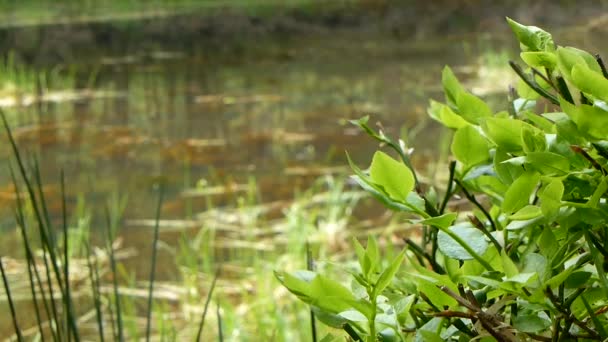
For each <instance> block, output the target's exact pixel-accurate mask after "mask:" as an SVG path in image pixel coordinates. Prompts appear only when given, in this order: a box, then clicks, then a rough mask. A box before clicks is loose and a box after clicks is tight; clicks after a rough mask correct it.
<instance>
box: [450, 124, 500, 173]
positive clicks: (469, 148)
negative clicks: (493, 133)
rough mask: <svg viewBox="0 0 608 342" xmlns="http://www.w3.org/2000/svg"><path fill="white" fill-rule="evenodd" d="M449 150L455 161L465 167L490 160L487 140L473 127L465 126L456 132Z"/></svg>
mask: <svg viewBox="0 0 608 342" xmlns="http://www.w3.org/2000/svg"><path fill="white" fill-rule="evenodd" d="M451 149H452V153H453V154H454V156H455V157H456V159H457V160H458V161H459V162H461V163H462V164H464V165H465V166H467V167H470V166H475V165H477V164H480V163H483V162H485V161H486V160H488V159H489V158H490V152H489V150H490V144H489V142H488V140H487V139H486V138H484V137H483V136H482V135H481V133H479V131H478V130H477V129H476V128H475V127H473V126H465V127H462V128H460V129H458V130H457V131H456V133H455V134H454V138H453V139H452V147H451Z"/></svg>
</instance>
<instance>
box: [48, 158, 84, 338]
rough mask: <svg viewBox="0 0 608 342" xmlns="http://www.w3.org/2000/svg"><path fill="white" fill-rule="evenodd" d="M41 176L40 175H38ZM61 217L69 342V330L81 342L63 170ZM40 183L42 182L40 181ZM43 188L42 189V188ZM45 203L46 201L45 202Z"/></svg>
mask: <svg viewBox="0 0 608 342" xmlns="http://www.w3.org/2000/svg"><path fill="white" fill-rule="evenodd" d="M38 174H39V173H38ZM60 178H61V216H62V222H63V224H62V229H63V279H64V281H65V295H64V296H63V298H64V305H65V310H66V316H67V317H66V319H67V322H68V327H67V329H66V331H68V334H67V335H68V342H70V341H71V338H70V334H69V330H71V331H72V335H73V336H74V341H76V342H78V341H80V333H79V332H78V326H77V324H76V318H75V317H74V310H73V309H74V307H73V305H72V296H71V293H70V255H69V245H68V244H69V236H68V214H67V208H66V199H65V174H64V173H63V170H61V177H60ZM38 182H40V180H38ZM40 188H42V187H40ZM43 203H44V201H43ZM44 210H45V214H46V216H47V217H48V212H47V211H46V205H44Z"/></svg>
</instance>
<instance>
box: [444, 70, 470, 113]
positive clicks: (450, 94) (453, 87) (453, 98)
mask: <svg viewBox="0 0 608 342" xmlns="http://www.w3.org/2000/svg"><path fill="white" fill-rule="evenodd" d="M441 83H442V84H443V92H444V94H445V99H446V101H447V103H448V104H449V105H450V106H451V107H454V108H456V107H457V103H458V101H457V99H458V95H459V94H460V93H464V92H466V91H465V90H464V88H463V87H462V85H461V84H460V82H459V81H458V79H457V78H456V76H455V75H454V73H453V72H452V69H450V67H448V66H446V67H445V68H443V73H442V74H441Z"/></svg>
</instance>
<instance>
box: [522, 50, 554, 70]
mask: <svg viewBox="0 0 608 342" xmlns="http://www.w3.org/2000/svg"><path fill="white" fill-rule="evenodd" d="M519 56H520V57H521V59H522V60H523V61H524V62H526V64H528V65H529V66H531V67H534V68H541V69H542V68H548V69H550V70H552V69H553V68H555V66H556V65H557V56H556V55H555V53H553V52H547V51H528V52H522V53H521V54H520V55H519Z"/></svg>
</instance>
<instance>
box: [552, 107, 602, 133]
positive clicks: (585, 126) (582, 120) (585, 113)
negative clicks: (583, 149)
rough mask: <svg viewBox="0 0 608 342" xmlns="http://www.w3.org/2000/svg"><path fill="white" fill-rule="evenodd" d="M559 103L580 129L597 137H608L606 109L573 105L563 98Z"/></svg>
mask: <svg viewBox="0 0 608 342" xmlns="http://www.w3.org/2000/svg"><path fill="white" fill-rule="evenodd" d="M560 104H561V107H562V109H563V110H564V112H566V114H568V116H569V117H570V118H571V119H572V121H574V123H575V124H576V126H577V127H578V129H579V130H580V131H582V132H584V133H586V134H589V135H590V136H592V137H594V138H597V139H605V138H608V111H605V110H603V109H601V108H600V107H596V106H589V105H579V106H575V105H573V104H570V103H568V102H567V101H563V100H562V101H560ZM571 134H576V132H573V133H571Z"/></svg>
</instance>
